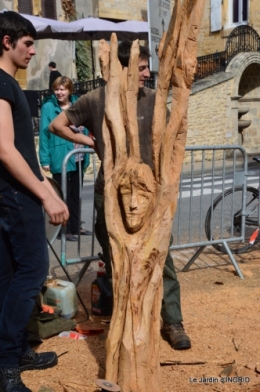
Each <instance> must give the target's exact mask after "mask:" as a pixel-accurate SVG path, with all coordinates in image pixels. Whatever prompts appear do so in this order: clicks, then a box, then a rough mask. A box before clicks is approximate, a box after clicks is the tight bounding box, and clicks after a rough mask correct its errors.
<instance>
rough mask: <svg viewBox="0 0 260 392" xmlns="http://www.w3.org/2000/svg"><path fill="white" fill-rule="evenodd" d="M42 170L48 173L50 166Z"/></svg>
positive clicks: (43, 167)
mask: <svg viewBox="0 0 260 392" xmlns="http://www.w3.org/2000/svg"><path fill="white" fill-rule="evenodd" d="M42 169H43V170H44V171H45V172H48V171H50V166H49V165H47V166H42Z"/></svg>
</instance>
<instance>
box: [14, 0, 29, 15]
mask: <svg viewBox="0 0 260 392" xmlns="http://www.w3.org/2000/svg"><path fill="white" fill-rule="evenodd" d="M18 12H20V13H21V14H26V15H32V13H33V10H32V0H18Z"/></svg>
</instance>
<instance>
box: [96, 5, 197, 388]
mask: <svg viewBox="0 0 260 392" xmlns="http://www.w3.org/2000/svg"><path fill="white" fill-rule="evenodd" d="M203 9H204V0H183V1H178V0H176V1H175V6H174V10H173V14H172V19H171V22H170V26H169V29H168V32H167V35H165V36H164V37H163V39H162V42H161V44H160V48H159V58H160V70H159V75H158V87H157V91H156V100H155V108H154V119H153V129H152V136H153V141H152V147H153V160H154V171H153V172H152V170H151V169H150V168H149V166H148V165H146V164H144V163H143V162H142V161H141V158H140V147H139V140H138V125H137V111H136V108H137V93H138V62H139V43H138V41H134V43H133V45H132V49H131V57H130V63H129V67H128V69H126V68H125V69H124V70H122V67H121V65H120V63H119V61H118V58H117V47H118V45H117V39H116V35H115V34H112V36H111V46H110V49H109V47H108V45H107V44H106V43H105V42H104V41H102V42H101V63H102V67H103V70H104V77H105V78H106V79H108V83H107V86H106V102H105V117H104V121H103V137H104V141H105V158H104V169H105V216H106V222H107V229H108V234H109V241H110V247H111V254H112V265H113V294H114V308H113V316H112V320H111V324H110V331H109V335H108V339H107V359H106V379H107V380H109V381H112V382H115V383H118V384H119V385H120V387H121V390H122V391H123V392H148V391H149V392H159V391H162V386H161V380H160V360H159V342H160V310H161V301H162V271H163V267H164V262H165V258H166V255H167V251H168V246H169V238H170V232H171V226H172V220H173V216H174V213H175V209H176V204H177V196H178V187H179V177H180V172H181V167H182V161H183V156H184V151H185V142H186V134H187V110H188V98H189V94H190V88H191V84H192V81H193V76H194V73H195V68H196V48H197V37H198V28H199V24H200V20H201V17H202V12H203ZM170 87H172V107H171V115H170V120H169V122H168V124H166V100H167V96H168V92H169V89H170ZM127 139H128V140H129V142H130V152H129V154H128V153H127V150H126V140H127ZM135 192H137V193H135ZM134 195H137V196H136V197H137V198H138V200H139V204H140V205H139V207H140V208H141V212H140V214H139V215H138V216H137V215H135V206H134V203H135V202H136V200H134V197H135V196H134ZM128 205H129V209H128Z"/></svg>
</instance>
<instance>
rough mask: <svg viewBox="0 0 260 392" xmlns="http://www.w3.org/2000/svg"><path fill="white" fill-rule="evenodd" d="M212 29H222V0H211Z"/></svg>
mask: <svg viewBox="0 0 260 392" xmlns="http://www.w3.org/2000/svg"><path fill="white" fill-rule="evenodd" d="M210 11H211V12H210V30H211V31H212V32H213V31H219V30H221V0H211V7H210Z"/></svg>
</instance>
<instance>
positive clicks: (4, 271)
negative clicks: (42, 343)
mask: <svg viewBox="0 0 260 392" xmlns="http://www.w3.org/2000/svg"><path fill="white" fill-rule="evenodd" d="M35 36H36V31H35V29H34V27H33V25H32V24H31V23H30V22H29V21H28V20H27V19H25V18H23V17H22V16H21V15H19V14H18V13H16V12H12V11H7V12H3V13H0V287H1V290H0V391H1V392H30V391H31V390H30V389H29V388H27V387H26V386H25V385H24V384H23V382H22V380H21V376H20V373H21V372H22V371H24V370H32V369H45V368H48V367H52V366H55V365H56V364H57V361H58V360H57V355H56V353H55V352H47V353H40V354H38V353H35V352H34V351H32V350H31V349H30V347H29V344H28V341H27V335H26V332H25V327H26V325H27V323H28V321H29V318H30V315H31V312H32V309H33V307H34V304H35V298H36V296H37V294H38V293H39V292H40V290H41V288H42V285H43V283H44V280H45V279H46V276H47V274H48V268H49V260H48V250H47V241H46V234H45V224H44V216H43V210H42V207H43V208H44V209H45V211H46V212H47V214H48V215H49V217H50V223H52V224H54V225H59V224H66V222H67V220H68V216H69V214H68V209H67V207H66V205H65V204H64V203H63V201H62V200H61V199H59V198H58V196H57V195H56V193H55V191H54V190H53V188H52V187H51V185H50V183H49V181H48V180H47V179H46V178H45V177H43V176H42V174H41V171H40V168H39V164H38V161H37V156H36V151H35V146H34V136H33V129H32V122H31V115H30V109H29V106H28V103H27V100H26V98H25V95H24V92H23V91H22V90H21V88H20V87H19V84H18V83H17V81H16V80H15V79H14V77H15V74H16V72H17V70H18V69H19V68H20V69H26V68H27V66H28V64H29V62H30V60H31V58H32V56H34V55H35V49H34V37H35Z"/></svg>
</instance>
